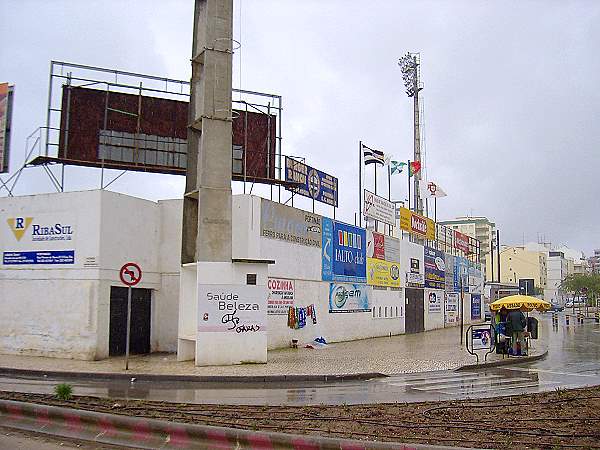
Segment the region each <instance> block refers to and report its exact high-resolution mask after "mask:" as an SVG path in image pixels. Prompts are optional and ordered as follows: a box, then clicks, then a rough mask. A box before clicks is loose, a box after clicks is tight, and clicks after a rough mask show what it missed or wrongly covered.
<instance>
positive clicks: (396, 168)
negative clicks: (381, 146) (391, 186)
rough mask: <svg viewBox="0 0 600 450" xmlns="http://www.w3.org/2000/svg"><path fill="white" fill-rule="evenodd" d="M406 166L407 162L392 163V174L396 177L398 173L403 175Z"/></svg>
mask: <svg viewBox="0 0 600 450" xmlns="http://www.w3.org/2000/svg"><path fill="white" fill-rule="evenodd" d="M404 166H406V163H405V162H401V161H390V174H391V175H395V174H397V173H402V171H403V170H404Z"/></svg>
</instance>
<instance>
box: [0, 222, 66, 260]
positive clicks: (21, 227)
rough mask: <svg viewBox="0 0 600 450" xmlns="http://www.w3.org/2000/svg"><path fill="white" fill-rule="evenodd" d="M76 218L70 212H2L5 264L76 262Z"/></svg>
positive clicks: (0, 243)
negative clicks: (5, 213)
mask: <svg viewBox="0 0 600 450" xmlns="http://www.w3.org/2000/svg"><path fill="white" fill-rule="evenodd" d="M76 221H77V218H76V216H75V215H73V214H71V213H67V212H64V213H59V212H57V213H41V214H35V215H34V214H32V215H31V216H28V215H27V214H24V215H12V214H8V215H2V216H0V230H1V231H0V248H2V264H3V265H61V264H68V265H73V264H75V263H76V261H75V248H76V247H75V237H76V231H77V224H76Z"/></svg>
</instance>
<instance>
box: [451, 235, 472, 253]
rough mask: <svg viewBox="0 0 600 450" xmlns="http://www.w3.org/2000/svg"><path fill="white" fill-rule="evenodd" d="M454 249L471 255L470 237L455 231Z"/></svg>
mask: <svg viewBox="0 0 600 450" xmlns="http://www.w3.org/2000/svg"><path fill="white" fill-rule="evenodd" d="M454 248H456V249H458V250H462V251H463V252H465V253H469V236H467V235H466V234H463V233H461V232H459V231H456V230H454Z"/></svg>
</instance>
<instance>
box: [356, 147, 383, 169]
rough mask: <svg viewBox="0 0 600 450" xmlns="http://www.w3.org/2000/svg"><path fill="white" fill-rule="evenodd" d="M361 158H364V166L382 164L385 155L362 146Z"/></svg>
mask: <svg viewBox="0 0 600 450" xmlns="http://www.w3.org/2000/svg"><path fill="white" fill-rule="evenodd" d="M362 149H363V156H364V157H365V166H366V165H367V164H382V165H383V163H384V162H385V154H384V153H383V152H382V151H381V150H375V149H372V148H369V147H367V146H366V145H365V144H363V145H362Z"/></svg>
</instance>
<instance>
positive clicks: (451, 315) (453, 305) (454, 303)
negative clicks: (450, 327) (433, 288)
mask: <svg viewBox="0 0 600 450" xmlns="http://www.w3.org/2000/svg"><path fill="white" fill-rule="evenodd" d="M458 303H459V294H458V293H455V292H450V293H446V314H445V323H448V324H454V323H456V322H457V321H458Z"/></svg>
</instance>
